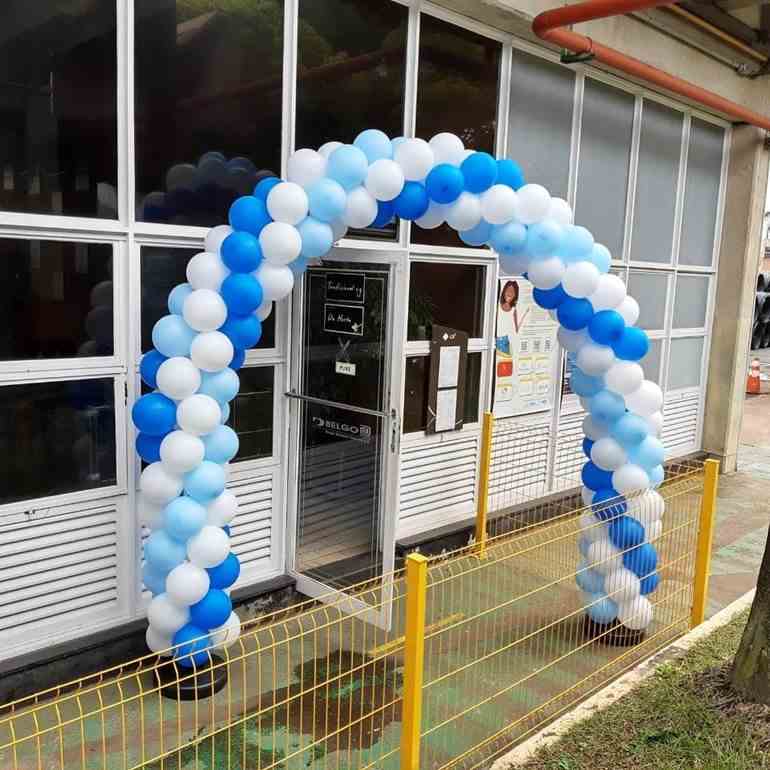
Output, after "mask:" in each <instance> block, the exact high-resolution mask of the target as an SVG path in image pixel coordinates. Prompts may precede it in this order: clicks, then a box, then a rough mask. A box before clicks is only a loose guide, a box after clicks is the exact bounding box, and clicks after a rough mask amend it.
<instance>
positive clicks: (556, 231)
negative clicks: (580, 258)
mask: <svg viewBox="0 0 770 770" xmlns="http://www.w3.org/2000/svg"><path fill="white" fill-rule="evenodd" d="M563 238H564V230H563V228H562V227H560V226H559V225H558V224H557V223H556V222H550V221H548V220H546V221H544V222H537V223H535V224H533V225H530V226H529V227H528V228H527V253H528V254H531V255H532V256H533V257H544V256H550V255H551V254H555V253H556V252H557V250H558V249H559V246H560V245H561V242H562V240H563Z"/></svg>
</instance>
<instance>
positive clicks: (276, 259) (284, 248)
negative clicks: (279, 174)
mask: <svg viewBox="0 0 770 770" xmlns="http://www.w3.org/2000/svg"><path fill="white" fill-rule="evenodd" d="M276 187H277V185H276ZM273 189H276V188H275V187H274V188H273ZM259 246H260V248H261V249H262V255H263V256H264V258H265V261H266V262H270V263H272V264H274V265H288V264H289V262H292V261H293V260H295V259H296V258H297V257H298V256H299V253H300V251H301V250H302V236H301V235H300V234H299V230H297V228H296V227H294V226H293V225H290V224H287V223H286V222H270V223H268V224H266V225H265V226H264V227H263V228H262V231H261V232H260V234H259ZM263 264H264V263H263ZM260 267H261V265H260ZM258 269H259V268H258Z"/></svg>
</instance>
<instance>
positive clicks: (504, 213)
mask: <svg viewBox="0 0 770 770" xmlns="http://www.w3.org/2000/svg"><path fill="white" fill-rule="evenodd" d="M515 214H516V193H515V192H514V191H513V190H512V189H511V188H510V187H508V185H507V184H493V185H492V186H491V187H490V188H489V189H488V190H486V191H485V192H483V193H481V216H482V217H483V218H484V219H485V220H486V221H487V222H489V223H490V224H493V225H502V224H504V223H506V222H510V221H511V220H512V219H513V218H514V215H515Z"/></svg>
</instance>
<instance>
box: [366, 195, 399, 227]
mask: <svg viewBox="0 0 770 770" xmlns="http://www.w3.org/2000/svg"><path fill="white" fill-rule="evenodd" d="M395 213H396V212H395V206H394V205H393V201H377V216H376V217H375V218H374V222H372V224H371V225H369V226H370V227H385V225H388V224H390V223H391V222H392V221H393V217H394V216H395Z"/></svg>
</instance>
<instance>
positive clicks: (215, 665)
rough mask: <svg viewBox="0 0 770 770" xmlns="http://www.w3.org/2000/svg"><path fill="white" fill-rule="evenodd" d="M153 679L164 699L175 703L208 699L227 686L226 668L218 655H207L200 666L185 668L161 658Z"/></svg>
mask: <svg viewBox="0 0 770 770" xmlns="http://www.w3.org/2000/svg"><path fill="white" fill-rule="evenodd" d="M155 678H156V680H157V681H158V685H160V692H161V695H163V697H164V698H169V699H170V700H177V701H190V700H200V699H202V698H210V697H211V696H212V695H215V694H216V693H218V692H219V691H220V690H221V689H222V688H223V687H224V686H225V685H226V684H227V666H226V665H224V660H222V658H220V657H219V656H218V655H209V660H208V661H206V663H204V664H203V665H202V666H193V667H192V668H185V667H184V666H180V665H178V664H177V663H176V661H174V660H171V659H168V658H161V660H160V662H159V663H158V665H157V666H156V668H155Z"/></svg>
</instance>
